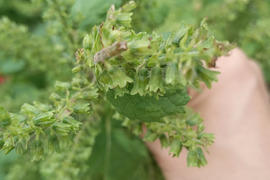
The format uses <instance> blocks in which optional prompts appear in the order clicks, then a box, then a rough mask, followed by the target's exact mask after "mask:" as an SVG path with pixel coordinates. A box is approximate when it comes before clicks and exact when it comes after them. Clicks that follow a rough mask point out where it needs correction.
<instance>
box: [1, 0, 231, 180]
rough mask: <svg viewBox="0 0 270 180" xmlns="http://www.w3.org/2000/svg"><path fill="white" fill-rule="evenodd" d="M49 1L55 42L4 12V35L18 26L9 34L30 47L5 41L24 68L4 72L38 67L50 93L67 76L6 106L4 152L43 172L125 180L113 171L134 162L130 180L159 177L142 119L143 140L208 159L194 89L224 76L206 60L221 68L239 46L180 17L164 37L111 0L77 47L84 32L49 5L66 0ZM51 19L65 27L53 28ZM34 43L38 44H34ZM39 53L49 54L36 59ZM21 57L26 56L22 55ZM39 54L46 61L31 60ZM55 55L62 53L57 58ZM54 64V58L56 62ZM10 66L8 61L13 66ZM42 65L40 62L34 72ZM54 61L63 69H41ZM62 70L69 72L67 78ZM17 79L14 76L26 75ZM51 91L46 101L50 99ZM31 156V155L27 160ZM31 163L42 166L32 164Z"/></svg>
mask: <svg viewBox="0 0 270 180" xmlns="http://www.w3.org/2000/svg"><path fill="white" fill-rule="evenodd" d="M50 2H58V3H60V4H61V3H62V4H61V5H62V6H63V7H70V6H71V5H72V2H71V1H65V2H64V1H63V2H62V1H58V0H55V1H50ZM39 3H41V4H42V2H39ZM46 5H47V8H48V9H47V16H46V18H47V19H49V22H50V23H48V31H49V32H50V33H51V35H55V36H56V35H57V36H56V37H62V38H60V39H57V38H56V39H54V41H52V42H50V41H48V40H47V39H41V38H36V37H35V36H30V35H29V33H27V30H26V29H24V28H23V27H22V26H18V25H16V24H13V23H12V22H11V21H10V20H8V19H2V23H1V25H2V26H0V30H2V31H3V32H5V33H7V30H6V29H12V31H15V32H11V33H15V34H21V36H20V38H22V39H23V40H25V41H26V42H28V43H27V45H28V46H24V48H28V49H29V51H28V52H29V54H23V53H21V52H20V51H21V50H22V48H23V47H18V48H16V49H14V48H12V44H11V45H10V46H8V45H7V46H3V47H5V48H7V50H4V51H3V52H5V53H8V54H2V56H8V57H12V58H13V55H14V54H15V53H9V52H10V51H9V50H11V52H16V57H19V58H16V60H15V58H14V60H12V61H11V62H12V63H14V64H15V65H14V64H13V65H12V67H17V69H16V68H15V70H14V69H12V68H11V70H10V69H9V70H10V71H9V72H6V74H9V73H15V74H16V73H18V72H20V71H21V69H23V68H25V67H27V68H29V70H30V71H29V72H26V74H25V75H24V76H25V77H29V75H27V73H30V72H31V69H33V71H35V72H38V75H39V76H40V77H43V76H46V78H47V79H49V83H48V85H47V86H48V89H49V90H50V89H51V88H50V85H49V84H50V83H52V81H53V79H54V78H55V77H57V76H59V77H61V78H60V79H59V80H62V81H57V82H56V83H55V85H54V91H53V92H52V93H51V95H50V96H49V98H48V99H49V101H47V100H44V101H45V102H44V103H40V102H37V101H36V102H34V103H25V104H23V105H22V107H21V108H20V112H19V113H10V112H8V111H7V110H5V108H3V107H0V128H1V130H0V147H1V151H3V152H4V153H5V154H8V153H10V152H11V151H15V152H16V153H17V154H22V155H23V156H22V157H23V158H22V161H23V162H24V163H25V165H24V167H25V169H27V171H28V172H31V173H29V174H31V175H33V176H38V177H42V178H43V179H53V178H56V179H89V177H91V178H92V179H123V178H124V177H127V175H126V174H124V173H118V171H116V170H115V168H113V167H119V166H123V169H125V168H126V169H128V170H129V171H130V170H133V169H137V172H135V173H134V174H132V175H130V174H129V176H131V178H130V179H136V178H137V179H138V178H141V177H144V179H157V177H155V175H153V174H151V173H150V172H151V171H153V170H155V168H156V167H155V166H154V165H153V162H152V159H151V158H149V154H148V152H147V150H146V149H145V147H144V146H143V144H142V142H141V140H140V138H138V137H137V136H139V135H140V134H142V126H143V125H144V126H145V127H146V128H147V132H146V134H145V136H144V137H143V140H145V141H150V142H151V141H154V140H156V139H159V140H160V142H161V144H162V147H169V148H170V154H172V156H176V157H175V158H184V157H179V155H180V152H181V150H182V148H186V149H187V150H188V156H187V166H192V167H201V166H205V165H206V163H207V161H206V159H205V157H204V152H206V151H207V149H206V148H207V146H209V145H211V144H212V143H213V141H214V135H213V134H211V133H206V132H204V125H203V124H202V122H203V120H202V119H201V118H200V116H199V114H197V113H195V112H193V111H192V109H189V108H187V106H186V104H187V103H188V101H189V100H190V98H191V97H189V95H188V93H187V90H188V88H195V89H199V88H200V84H201V83H205V84H206V86H207V87H209V88H210V87H211V83H212V82H214V81H217V77H216V75H217V74H218V72H216V71H212V70H209V69H208V67H214V66H215V61H216V59H217V58H218V57H220V56H222V55H226V54H227V53H228V51H229V50H231V49H232V47H233V46H232V45H230V44H229V43H228V42H219V41H217V40H215V38H214V37H213V36H211V35H209V34H208V28H207V24H206V23H205V20H203V21H202V22H201V23H200V25H199V27H197V28H195V27H194V26H191V25H189V24H187V23H185V22H181V23H180V25H179V28H178V29H176V30H175V31H173V32H172V33H171V34H169V35H167V36H165V35H160V34H158V33H155V32H153V33H151V34H149V33H146V32H139V33H138V32H135V31H134V30H133V28H132V26H131V22H132V15H133V13H132V11H133V9H134V8H135V7H136V5H135V3H134V2H129V3H127V4H125V5H124V6H122V8H120V9H118V10H116V9H115V7H114V6H111V8H110V9H109V10H108V13H107V17H106V20H105V21H104V22H102V23H101V25H99V26H94V27H93V28H92V30H91V31H90V32H89V33H88V34H87V35H86V36H85V37H84V38H83V47H81V48H80V47H79V46H80V44H79V39H80V38H79V37H81V36H82V33H81V32H80V31H79V30H78V31H77V30H75V29H76V28H75V27H74V26H73V25H72V24H71V23H70V22H69V21H67V22H68V23H66V19H65V18H66V14H65V12H66V11H65V9H64V8H63V9H60V10H59V11H58V12H59V14H50V13H49V12H50V10H53V9H54V8H55V7H60V6H59V4H54V3H47V4H46ZM45 15H46V13H45ZM77 18H78V19H76V18H75V19H74V21H73V22H74V23H75V24H76V21H80V20H79V17H77ZM54 26H57V27H59V28H57V30H55V28H54ZM10 27H13V28H10ZM50 30H51V31H50ZM53 30H54V31H53ZM74 34H75V35H74ZM6 37H7V36H4V35H3V36H2V37H1V36H0V38H3V39H4V38H6ZM76 37H77V38H76ZM11 38H12V37H11ZM14 39H15V38H14ZM5 41H8V40H5ZM2 42H4V41H2ZM0 44H1V43H0ZM37 44H38V45H40V48H39V49H36V48H35V46H36V45H37ZM53 44H54V46H53ZM55 44H56V45H58V46H56V45H55ZM57 48H58V49H57ZM75 49H76V50H77V49H78V50H77V51H76V53H75V58H76V65H75V67H74V68H73V69H72V72H73V74H71V73H70V66H71V65H72V59H73V55H72V54H73V53H72V52H73V51H74V50H75ZM37 50H39V51H37ZM55 50H56V51H55ZM62 52H67V53H62ZM51 53H52V54H53V55H52V54H51ZM39 54H42V55H47V56H42V57H39ZM20 58H22V59H23V60H24V61H23V60H21V61H18V59H20ZM33 58H38V59H41V60H42V61H41V62H40V61H38V62H37V61H36V62H32V61H31V59H33ZM54 58H55V59H61V60H60V61H59V60H55V61H54ZM47 60H50V61H52V63H48V61H47ZM43 62H44V65H43V66H42V63H43ZM53 62H55V63H57V64H54V65H52V64H53ZM8 63H9V62H4V63H3V64H5V66H6V67H10V66H8ZM35 63H37V64H35ZM6 64H7V65H6ZM20 64H21V65H20ZM26 64H29V65H30V66H26ZM48 64H50V65H52V66H51V67H50V66H48ZM1 67H4V66H1ZM37 67H40V69H38V70H36V68H37ZM55 67H57V68H60V69H61V68H63V69H64V70H61V71H55V70H51V71H50V70H48V71H49V73H46V74H45V75H43V74H42V72H44V71H46V69H50V68H52V69H55ZM6 69H8V68H3V70H1V72H3V71H4V70H6ZM63 72H64V73H65V76H64V77H63V76H61V75H60V74H62V73H63ZM40 74H41V75H40ZM15 77H16V76H15ZM16 78H18V79H17V80H16ZM16 78H14V79H13V80H14V81H15V82H18V81H20V78H19V77H18V76H17V77H16ZM69 79H71V80H70V81H68V80H69ZM63 80H64V81H63ZM31 81H32V80H31ZM38 81H39V80H38ZM48 89H45V92H44V95H43V96H42V97H40V98H39V99H45V97H46V95H47V94H46V93H47V92H46V90H48ZM38 96H40V95H38ZM123 127H124V128H123ZM131 133H132V134H133V135H131ZM128 134H129V136H131V137H132V138H130V137H129V136H128ZM134 135H135V136H134ZM119 152H121V153H119ZM131 155H132V156H131ZM29 157H30V158H31V159H32V160H33V161H34V162H32V163H30V162H29V159H28V158H29ZM123 157H124V159H125V158H129V157H130V158H131V161H128V159H126V160H124V159H123V160H120V159H121V158H123ZM145 157H147V158H145ZM118 161H119V162H120V163H118ZM33 164H35V165H36V166H35V167H34V168H31V167H33ZM123 164H124V165H123ZM37 167H38V168H37ZM144 167H146V170H145V168H144ZM35 168H37V169H35ZM151 168H152V169H151ZM19 169H20V166H19V165H16V166H14V172H16V171H18V170H19ZM128 170H127V172H129V171H128ZM29 174H25V175H24V178H27V176H28V175H29ZM16 175H17V174H16V173H10V174H9V176H8V178H9V179H16V178H17V176H16ZM17 179H18V178H17ZM29 179H30V178H29Z"/></svg>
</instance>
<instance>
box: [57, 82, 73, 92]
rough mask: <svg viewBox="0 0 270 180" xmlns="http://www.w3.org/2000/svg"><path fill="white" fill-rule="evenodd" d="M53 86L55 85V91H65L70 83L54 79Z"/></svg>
mask: <svg viewBox="0 0 270 180" xmlns="http://www.w3.org/2000/svg"><path fill="white" fill-rule="evenodd" d="M54 87H55V90H56V91H66V90H67V89H69V88H70V87H71V86H70V83H68V82H60V81H56V83H55V85H54Z"/></svg>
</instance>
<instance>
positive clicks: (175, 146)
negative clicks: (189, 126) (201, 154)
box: [169, 140, 183, 157]
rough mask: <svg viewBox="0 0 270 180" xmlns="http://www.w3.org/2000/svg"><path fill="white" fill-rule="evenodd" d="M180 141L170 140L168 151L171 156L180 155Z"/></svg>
mask: <svg viewBox="0 0 270 180" xmlns="http://www.w3.org/2000/svg"><path fill="white" fill-rule="evenodd" d="M182 147H183V145H182V143H181V142H180V141H178V140H175V141H173V142H172V145H171V148H170V151H169V154H171V153H172V154H173V157H175V156H177V157H179V155H180V152H181V150H182Z"/></svg>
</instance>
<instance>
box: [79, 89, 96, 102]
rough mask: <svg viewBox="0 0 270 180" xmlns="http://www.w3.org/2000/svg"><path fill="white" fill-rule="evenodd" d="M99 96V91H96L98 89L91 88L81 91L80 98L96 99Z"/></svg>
mask: <svg viewBox="0 0 270 180" xmlns="http://www.w3.org/2000/svg"><path fill="white" fill-rule="evenodd" d="M98 96H99V93H98V89H91V90H88V91H87V92H83V94H82V96H81V97H82V99H85V100H95V99H97V98H98Z"/></svg>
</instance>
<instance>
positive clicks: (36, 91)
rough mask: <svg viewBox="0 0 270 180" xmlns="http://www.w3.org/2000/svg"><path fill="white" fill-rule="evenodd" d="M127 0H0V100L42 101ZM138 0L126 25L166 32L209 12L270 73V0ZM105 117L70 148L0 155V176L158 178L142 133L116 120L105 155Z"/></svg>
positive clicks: (212, 23) (213, 27) (12, 104)
mask: <svg viewBox="0 0 270 180" xmlns="http://www.w3.org/2000/svg"><path fill="white" fill-rule="evenodd" d="M126 2H127V1H126V0H91V1H88V0H34V1H30V0H12V1H8V0H0V16H1V20H0V78H1V79H0V105H2V106H4V107H5V108H6V109H8V110H9V111H11V112H16V111H18V109H19V107H20V106H21V105H22V104H23V103H25V102H28V103H31V102H32V101H35V100H40V101H42V102H46V101H48V100H47V99H48V98H47V97H49V95H50V93H51V92H52V89H53V86H54V83H55V81H56V80H59V81H71V78H72V73H71V69H72V67H73V66H74V64H75V63H76V59H75V55H74V54H75V52H76V51H77V49H78V48H80V47H81V46H82V43H81V42H82V40H83V37H84V36H85V35H86V33H89V31H90V29H91V28H92V27H93V26H94V25H95V24H99V23H101V21H103V20H104V19H105V16H106V12H107V9H108V8H109V7H110V6H111V4H115V5H116V7H120V6H121V5H122V4H124V3H126ZM136 2H137V4H138V8H137V9H136V10H135V12H134V21H133V24H132V26H133V28H134V29H135V30H136V31H137V32H139V31H147V32H151V31H152V30H155V31H157V32H158V33H163V35H164V36H169V34H170V32H171V31H172V30H173V29H176V28H177V27H178V26H179V22H180V21H181V20H184V21H186V22H187V23H190V24H197V25H198V24H199V23H200V21H201V20H202V19H203V17H208V26H209V30H210V31H211V33H212V34H214V35H215V36H216V37H217V39H220V40H229V41H231V42H236V43H237V44H238V46H240V47H241V48H243V49H244V50H245V52H246V53H247V54H248V55H249V56H250V57H252V58H254V59H256V60H257V61H258V62H259V63H260V65H261V67H262V68H263V70H264V73H265V78H266V79H267V81H268V82H269V81H270V74H269V68H270V60H269V58H270V49H269V48H270V32H269V30H268V27H269V26H270V11H269V9H270V1H269V0H256V1H252V0H192V1H191V0H179V1H175V0H166V1H163V0H157V1H155V0H148V1H146V0H137V1H136ZM97 108H98V107H97ZM106 112H107V113H106V114H107V116H110V115H112V114H110V113H109V112H110V108H109V107H108V109H106ZM81 118H83V117H81ZM106 119H107V117H106V116H104V117H102V118H101V123H99V124H93V125H92V126H91V128H84V129H82V130H81V131H80V133H79V134H80V136H77V140H76V141H75V145H74V149H73V150H72V151H70V150H66V151H63V152H61V154H54V155H51V156H49V157H48V158H47V159H46V160H44V161H38V162H29V160H28V159H29V157H28V156H27V155H16V154H15V153H13V152H12V153H10V154H9V155H8V156H3V155H1V160H0V163H1V164H0V170H1V177H0V178H1V179H10V180H12V179H16V180H17V179H22V180H23V179H29V180H31V179H45V180H47V179H48V180H50V179H89V177H92V179H95V180H96V179H124V178H123V177H130V179H139V178H140V179H159V178H160V179H162V175H161V173H157V172H159V170H158V168H157V167H156V165H155V163H154V161H153V159H152V157H151V155H150V154H149V153H148V151H147V149H146V148H145V146H144V145H143V143H142V142H141V140H140V139H138V138H135V137H134V136H132V135H131V134H130V133H129V131H127V130H125V129H123V128H122V127H121V125H120V122H118V121H115V122H114V123H113V124H110V126H111V131H112V132H111V136H112V137H111V142H110V143H111V144H112V147H113V149H111V150H110V156H109V157H106V154H108V152H106V149H104V148H103V147H104V146H105V145H104V144H105V143H107V142H106V133H105V132H106V131H102V129H106V127H107V126H108V124H106ZM84 123H91V122H89V121H85V122H84ZM95 126H99V127H95ZM83 127H89V126H83ZM98 129H101V130H100V131H98ZM94 142H96V143H95V146H94V147H93V148H92V146H91V145H92V144H94ZM90 154H92V156H91V158H89V157H90ZM67 157H68V158H67ZM123 157H129V158H128V159H127V158H123ZM108 158H109V159H108ZM22 169H23V171H22ZM134 169H136V171H134ZM125 173H126V174H125Z"/></svg>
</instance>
